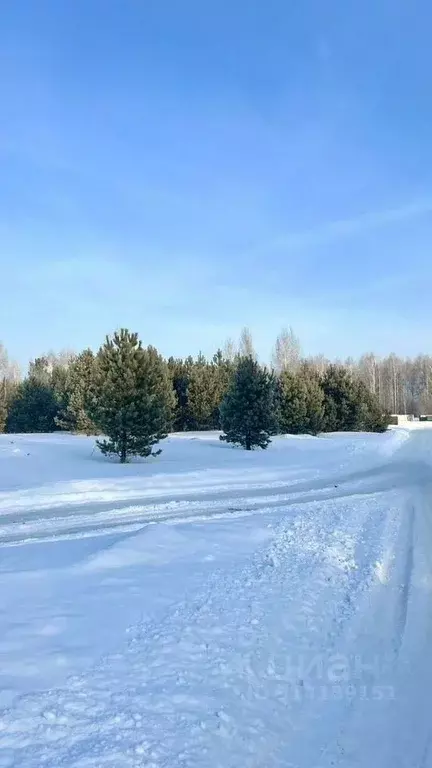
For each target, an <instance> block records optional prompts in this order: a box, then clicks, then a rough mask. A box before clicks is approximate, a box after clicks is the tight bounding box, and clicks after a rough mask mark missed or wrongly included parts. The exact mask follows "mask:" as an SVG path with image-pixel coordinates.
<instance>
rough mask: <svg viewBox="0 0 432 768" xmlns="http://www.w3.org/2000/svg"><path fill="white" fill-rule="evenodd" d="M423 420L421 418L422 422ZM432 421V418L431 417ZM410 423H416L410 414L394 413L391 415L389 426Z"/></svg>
mask: <svg viewBox="0 0 432 768" xmlns="http://www.w3.org/2000/svg"><path fill="white" fill-rule="evenodd" d="M421 420H422V417H421V416H420V421H421ZM431 420H432V416H431ZM409 421H414V416H412V415H411V414H410V413H392V414H391V415H390V419H389V424H391V425H392V426H394V427H397V426H400V425H401V424H407V423H408V422H409Z"/></svg>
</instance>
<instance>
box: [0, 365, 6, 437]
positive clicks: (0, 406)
mask: <svg viewBox="0 0 432 768" xmlns="http://www.w3.org/2000/svg"><path fill="white" fill-rule="evenodd" d="M7 414H8V390H7V381H6V379H5V378H3V379H2V380H1V381H0V433H1V432H4V429H5V426H6V419H7Z"/></svg>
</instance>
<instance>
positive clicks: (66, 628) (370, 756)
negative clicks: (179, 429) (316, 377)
mask: <svg viewBox="0 0 432 768" xmlns="http://www.w3.org/2000/svg"><path fill="white" fill-rule="evenodd" d="M431 598H432V430H431V431H429V430H427V429H425V430H417V431H413V432H409V431H405V430H395V431H393V432H389V433H387V434H386V435H334V436H327V437H323V438H319V439H313V438H309V439H307V438H279V439H277V440H275V441H274V443H273V444H272V446H271V447H270V449H269V450H268V451H267V452H260V453H258V452H257V453H255V452H254V453H252V454H247V453H245V452H243V451H240V450H233V449H230V448H229V447H228V446H226V445H222V444H221V443H219V441H218V440H217V436H215V435H212V434H210V433H209V434H204V435H182V436H180V435H178V436H173V437H171V438H170V440H169V442H168V443H167V444H166V446H165V449H164V453H163V454H162V456H161V457H160V458H159V459H157V460H155V461H150V462H146V463H136V464H131V465H128V466H126V467H120V465H118V464H113V463H109V462H106V461H102V460H101V459H100V458H99V457H97V456H96V455H95V454H94V453H92V442H91V441H89V440H87V439H86V438H77V437H69V436H65V435H58V436H56V435H51V436H26V437H16V438H14V439H13V441H11V439H10V437H9V436H0V707H3V711H2V712H1V714H0V768H6V766H8V767H9V766H17V767H18V766H19V767H20V768H41V767H42V766H46V767H47V768H60V767H61V766H65V767H66V766H67V768H72V766H73V767H74V768H95V767H96V766H98V767H99V766H100V767H101V768H102V766H104V767H105V766H116V768H123V766H124V767H125V768H126V766H146V768H162V767H163V768H189V766H190V767H191V768H192V767H193V766H200V767H201V766H202V767H203V768H204V766H205V767H206V768H219V766H220V767H222V766H224V768H238V766H242V767H243V766H244V767H245V768H252V767H253V768H273V767H275V768H276V767H277V768H279V767H280V768H282V766H283V768H288V767H291V768H329V767H330V766H346V767H347V768H348V766H350V767H351V766H353V767H358V768H369V767H370V766H372V767H373V766H377V768H378V766H380V767H381V766H382V767H383V768H428V767H429V766H431V767H432V720H431V719H430V714H429V711H430V704H431V702H432V693H431V684H432V660H431V659H430V648H431V641H432V601H431Z"/></svg>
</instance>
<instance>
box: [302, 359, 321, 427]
mask: <svg viewBox="0 0 432 768" xmlns="http://www.w3.org/2000/svg"><path fill="white" fill-rule="evenodd" d="M298 375H299V376H300V378H301V379H302V380H303V382H304V386H305V395H306V424H305V432H306V433H307V434H309V435H318V434H319V433H320V432H322V431H323V428H324V391H323V388H322V382H321V377H320V375H319V374H318V373H317V371H316V370H314V369H313V368H311V367H309V366H308V365H305V364H303V365H302V366H301V368H300V371H299V374H298Z"/></svg>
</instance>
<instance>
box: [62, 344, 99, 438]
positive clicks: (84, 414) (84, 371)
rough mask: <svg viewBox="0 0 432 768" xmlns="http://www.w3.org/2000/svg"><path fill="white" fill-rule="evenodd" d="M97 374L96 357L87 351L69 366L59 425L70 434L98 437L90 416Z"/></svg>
mask: <svg viewBox="0 0 432 768" xmlns="http://www.w3.org/2000/svg"><path fill="white" fill-rule="evenodd" d="M94 372H95V356H94V354H93V352H92V351H91V349H85V350H84V352H81V354H79V355H78V356H77V357H76V358H75V360H74V361H73V362H72V363H71V364H70V365H69V368H68V370H67V376H66V382H65V392H66V396H65V401H66V402H65V404H64V407H63V408H62V410H61V412H60V415H59V417H58V418H57V424H58V425H59V427H60V428H61V429H66V430H68V431H70V432H81V433H83V434H85V435H96V434H97V432H98V430H97V427H96V425H95V424H94V422H93V421H92V419H91V418H90V416H89V413H88V411H89V407H90V400H89V398H90V394H91V391H92V385H93V377H94Z"/></svg>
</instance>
